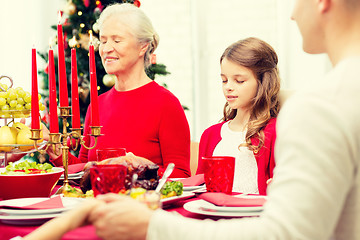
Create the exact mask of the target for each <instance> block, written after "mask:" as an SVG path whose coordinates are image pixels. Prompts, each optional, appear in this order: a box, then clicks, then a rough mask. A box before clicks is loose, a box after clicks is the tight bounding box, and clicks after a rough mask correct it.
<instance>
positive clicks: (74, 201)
mask: <svg viewBox="0 0 360 240" xmlns="http://www.w3.org/2000/svg"><path fill="white" fill-rule="evenodd" d="M47 199H49V198H17V199H10V200H4V201H0V205H11V206H18V207H23V206H27V205H31V204H35V203H38V202H41V201H45V200H47ZM83 200H84V199H80V198H68V197H62V202H63V205H64V207H63V208H53V209H0V220H1V219H2V218H3V217H5V218H8V217H11V216H14V215H17V216H22V217H23V216H27V215H43V214H54V213H61V212H63V211H67V210H70V209H72V208H74V207H75V206H77V205H78V204H79V203H81V201H83ZM15 217H16V216H15Z"/></svg>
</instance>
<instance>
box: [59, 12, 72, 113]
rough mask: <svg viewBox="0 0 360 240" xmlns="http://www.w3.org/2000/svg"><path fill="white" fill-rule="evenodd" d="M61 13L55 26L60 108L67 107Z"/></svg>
mask: <svg viewBox="0 0 360 240" xmlns="http://www.w3.org/2000/svg"><path fill="white" fill-rule="evenodd" d="M60 20H61V13H60V12H59V23H58V25H57V34H58V72H59V98H60V107H68V106H69V100H68V90H67V79H66V69H65V52H64V39H63V30H62V25H61V24H60Z"/></svg>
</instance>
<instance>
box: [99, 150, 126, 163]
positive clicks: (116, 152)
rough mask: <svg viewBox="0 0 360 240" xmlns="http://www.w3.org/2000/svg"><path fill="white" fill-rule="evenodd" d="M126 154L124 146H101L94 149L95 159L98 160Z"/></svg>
mask: <svg viewBox="0 0 360 240" xmlns="http://www.w3.org/2000/svg"><path fill="white" fill-rule="evenodd" d="M125 155H126V149H125V148H101V149H96V160H97V161H98V162H100V161H102V160H105V159H108V158H114V157H121V156H125Z"/></svg>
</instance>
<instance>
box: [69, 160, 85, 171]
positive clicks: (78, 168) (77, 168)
mask: <svg viewBox="0 0 360 240" xmlns="http://www.w3.org/2000/svg"><path fill="white" fill-rule="evenodd" d="M85 164H86V163H75V164H71V165H68V174H72V173H78V172H81V171H82V170H83V169H84V166H85Z"/></svg>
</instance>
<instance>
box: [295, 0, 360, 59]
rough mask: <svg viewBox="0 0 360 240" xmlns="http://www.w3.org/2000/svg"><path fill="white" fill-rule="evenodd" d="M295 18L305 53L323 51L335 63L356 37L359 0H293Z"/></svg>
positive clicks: (359, 37)
mask: <svg viewBox="0 0 360 240" xmlns="http://www.w3.org/2000/svg"><path fill="white" fill-rule="evenodd" d="M291 19H292V20H294V21H296V23H297V25H298V27H299V30H300V33H301V35H302V38H303V49H304V51H305V52H307V53H311V54H317V53H327V54H328V55H329V57H330V59H331V61H332V62H333V63H334V64H336V62H338V61H339V60H340V59H342V58H343V57H345V56H346V55H349V54H347V53H349V52H351V51H353V50H354V46H356V45H358V42H359V40H360V1H359V0H296V3H295V7H294V10H293V13H292V16H291Z"/></svg>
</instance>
